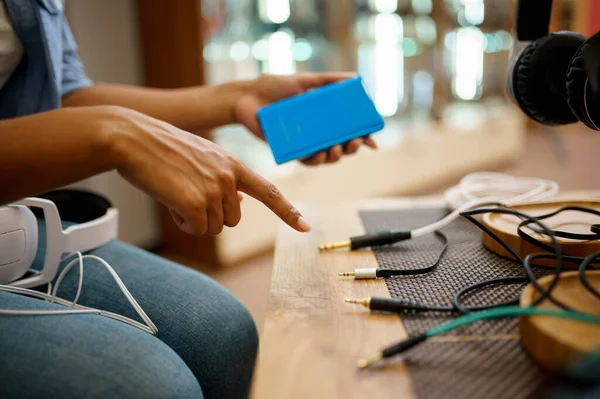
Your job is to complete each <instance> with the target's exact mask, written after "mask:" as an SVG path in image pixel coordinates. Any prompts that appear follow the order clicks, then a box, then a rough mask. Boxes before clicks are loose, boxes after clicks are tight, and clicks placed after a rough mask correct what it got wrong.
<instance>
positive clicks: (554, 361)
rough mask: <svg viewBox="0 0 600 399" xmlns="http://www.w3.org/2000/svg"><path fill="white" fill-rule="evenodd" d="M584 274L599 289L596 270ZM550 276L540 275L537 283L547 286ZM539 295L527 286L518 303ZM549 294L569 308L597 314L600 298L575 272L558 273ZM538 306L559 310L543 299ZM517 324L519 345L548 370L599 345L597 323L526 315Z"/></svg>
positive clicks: (555, 368)
mask: <svg viewBox="0 0 600 399" xmlns="http://www.w3.org/2000/svg"><path fill="white" fill-rule="evenodd" d="M586 275H587V277H588V281H589V283H590V285H591V286H592V287H594V288H595V289H597V290H598V289H600V271H588V272H587V273H586ZM552 278H553V276H546V277H543V278H541V279H540V280H539V283H540V284H541V285H542V286H543V287H548V286H549V285H550V283H551V282H552ZM539 295H540V293H539V292H538V291H537V290H536V289H535V288H534V287H533V286H531V285H529V286H527V288H526V289H525V291H523V294H522V295H521V306H523V307H525V306H530V305H531V304H532V303H533V301H535V300H536V299H537V298H539ZM552 295H553V297H554V298H556V299H558V300H559V301H561V302H563V303H564V304H566V305H567V306H569V307H570V308H571V309H573V310H576V311H580V312H584V313H588V314H592V315H594V316H600V301H599V300H598V298H595V297H594V296H593V295H592V293H591V292H589V291H588V290H586V289H585V287H584V286H583V284H582V283H581V280H580V279H579V274H578V272H577V271H572V272H565V273H563V274H561V277H560V280H559V282H558V284H557V285H556V287H555V288H554V289H553V290H552ZM539 307H541V308H546V309H559V308H558V307H557V306H556V305H554V304H553V303H551V302H550V301H549V300H547V299H546V300H544V301H543V302H542V303H541V304H539ZM519 325H520V335H521V342H522V343H523V347H524V348H525V349H526V350H527V351H528V352H529V353H530V354H531V356H532V357H533V358H534V359H535V360H536V361H537V362H538V363H539V364H541V365H542V366H543V367H545V368H547V369H549V370H553V371H559V370H562V369H564V368H565V367H566V366H567V365H568V364H570V363H573V362H576V361H578V360H581V358H582V357H583V356H585V355H587V354H591V353H592V352H593V351H595V350H598V348H599V347H600V326H598V325H596V324H589V323H583V322H581V321H574V320H565V319H559V318H555V317H544V316H529V317H523V318H521V320H520V324H519Z"/></svg>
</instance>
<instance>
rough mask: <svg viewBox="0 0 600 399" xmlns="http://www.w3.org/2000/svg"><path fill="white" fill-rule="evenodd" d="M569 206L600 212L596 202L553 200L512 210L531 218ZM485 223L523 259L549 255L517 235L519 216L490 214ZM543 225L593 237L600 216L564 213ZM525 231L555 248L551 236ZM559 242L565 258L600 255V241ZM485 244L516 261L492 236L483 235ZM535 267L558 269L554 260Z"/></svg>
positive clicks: (572, 264)
mask: <svg viewBox="0 0 600 399" xmlns="http://www.w3.org/2000/svg"><path fill="white" fill-rule="evenodd" d="M565 206H580V207H585V208H591V209H594V210H597V211H600V201H595V200H585V201H581V200H574V201H565V200H553V201H547V202H537V203H530V204H522V205H514V206H511V208H513V209H516V210H518V211H520V212H523V213H525V214H527V215H531V216H537V215H542V214H546V213H550V212H553V211H556V210H558V209H560V208H562V207H565ZM482 221H483V224H484V225H486V226H487V227H488V228H489V229H490V230H491V231H493V232H494V233H496V234H497V235H498V236H499V237H500V238H501V239H502V240H504V241H505V242H506V243H507V244H508V245H509V246H510V247H511V248H513V249H514V250H515V251H516V252H517V253H518V254H519V255H520V256H521V257H522V258H525V257H526V256H527V255H529V254H532V253H540V252H545V251H544V250H543V249H541V248H538V247H537V246H535V245H533V244H531V243H529V242H527V241H525V240H523V239H521V237H519V235H518V233H517V226H518V225H519V223H520V222H521V220H520V219H519V218H517V217H516V216H513V215H507V214H500V213H488V214H485V215H484V216H483V219H482ZM542 223H544V225H546V226H548V227H549V228H550V229H552V230H561V231H567V232H570V233H579V234H590V233H591V231H590V227H591V225H592V224H600V216H596V215H593V214H590V213H583V212H577V211H564V212H561V213H560V214H558V215H556V216H554V217H551V218H548V219H545V220H543V221H542ZM534 226H535V225H534ZM525 231H526V232H527V233H529V234H530V235H531V236H532V237H533V238H535V239H537V240H539V241H541V242H543V243H546V244H548V245H552V241H551V240H550V239H549V238H548V237H547V236H544V235H542V234H538V233H536V232H534V231H532V230H530V229H528V228H525ZM557 240H558V242H559V243H560V245H561V248H562V250H563V253H564V254H568V255H572V256H583V257H585V256H587V255H590V254H592V253H594V252H596V251H600V240H593V241H580V240H571V239H568V238H562V237H557ZM482 242H483V245H484V246H485V247H486V248H487V249H489V250H490V251H492V252H494V253H496V254H498V255H500V256H503V257H505V258H510V259H513V257H512V255H510V253H509V252H508V251H506V250H505V249H504V248H503V247H502V246H501V245H500V244H498V243H497V242H496V241H494V240H493V239H492V238H491V237H490V236H489V235H487V234H485V233H483V237H482ZM533 264H534V265H539V266H550V267H552V266H554V261H553V260H552V259H539V260H536V261H534V262H533ZM576 267H577V265H576V264H574V263H572V262H565V263H564V268H570V269H573V268H576Z"/></svg>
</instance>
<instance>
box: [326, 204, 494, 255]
mask: <svg viewBox="0 0 600 399" xmlns="http://www.w3.org/2000/svg"><path fill="white" fill-rule="evenodd" d="M501 205H502V203H500V202H498V201H480V202H477V203H476V204H473V205H471V206H469V207H468V208H460V209H456V210H454V211H452V212H450V213H448V214H447V215H445V216H444V217H443V218H442V219H440V220H438V221H436V222H434V223H431V224H429V225H427V226H424V227H419V228H416V229H413V230H408V229H392V230H384V231H380V232H377V233H370V234H364V235H361V236H355V237H350V238H349V239H348V240H346V241H340V242H335V243H331V244H323V245H320V246H319V251H329V250H333V249H340V248H349V249H350V250H351V251H354V250H356V249H360V248H367V247H371V248H372V247H377V246H382V245H390V244H394V243H397V242H400V241H405V240H410V239H411V238H416V237H421V236H424V235H426V234H431V233H433V232H435V231H437V230H439V229H441V228H442V227H445V226H447V225H449V224H450V223H452V222H453V221H454V220H456V219H458V217H459V216H460V212H461V211H463V210H468V209H473V208H479V207H483V206H501Z"/></svg>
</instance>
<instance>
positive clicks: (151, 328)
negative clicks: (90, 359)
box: [0, 252, 158, 334]
mask: <svg viewBox="0 0 600 399" xmlns="http://www.w3.org/2000/svg"><path fill="white" fill-rule="evenodd" d="M75 254H76V255H77V259H74V260H72V261H71V262H70V263H69V264H68V265H67V266H66V267H65V268H64V269H63V270H62V272H61V273H60V275H59V276H58V278H57V280H56V283H55V285H54V288H53V289H52V294H48V293H43V292H38V291H34V290H30V289H27V288H21V287H13V286H11V285H0V291H6V292H12V293H15V294H23V295H28V296H32V297H37V298H41V299H45V300H47V301H50V302H54V303H58V304H61V305H64V306H68V307H70V308H71V309H64V310H63V309H60V310H16V309H15V310H12V309H0V315H9V316H50V315H69V314H89V313H93V314H98V315H102V316H105V317H109V318H111V319H115V320H119V321H121V322H123V323H127V324H129V325H132V326H134V327H136V328H139V329H141V330H143V331H145V332H147V333H150V334H156V333H157V332H158V328H156V325H155V324H154V323H153V322H152V320H150V318H149V317H148V315H147V314H146V312H144V310H143V309H142V307H141V306H140V305H139V304H138V302H137V301H136V300H135V298H134V297H133V295H131V293H130V292H129V290H128V289H127V287H126V286H125V284H124V283H123V281H122V280H121V278H120V277H119V276H118V274H117V272H115V270H114V269H113V268H112V267H111V266H110V265H109V264H108V262H106V261H105V260H104V259H102V258H100V257H98V256H95V255H82V254H81V252H76V253H75ZM72 255H74V254H71V255H70V256H72ZM84 259H91V260H95V261H97V262H99V263H100V264H102V265H103V266H104V267H105V268H106V270H108V272H109V273H110V275H111V276H112V277H113V279H114V280H115V282H116V283H117V285H118V286H119V288H120V289H121V292H123V294H124V295H125V297H126V298H127V300H128V301H129V303H130V304H131V306H132V307H133V308H134V309H135V311H136V312H137V314H138V315H139V316H140V317H141V318H142V320H143V321H144V323H145V324H142V323H140V322H138V321H135V320H132V319H130V318H128V317H125V316H122V315H119V314H116V313H113V312H108V311H106V310H100V309H95V308H90V307H87V306H83V305H79V304H78V303H77V301H78V300H79V296H80V294H81V289H82V285H83V265H84V262H83V261H84ZM63 260H64V259H63ZM77 263H78V264H79V284H78V287H77V293H76V294H75V298H74V299H73V301H68V300H66V299H63V298H60V297H58V296H56V293H57V292H58V288H59V287H60V284H61V283H62V280H63V278H64V277H65V276H66V275H67V273H68V272H69V271H70V270H71V269H72V268H73V266H74V265H75V264H77ZM50 290H51V287H49V288H48V292H50Z"/></svg>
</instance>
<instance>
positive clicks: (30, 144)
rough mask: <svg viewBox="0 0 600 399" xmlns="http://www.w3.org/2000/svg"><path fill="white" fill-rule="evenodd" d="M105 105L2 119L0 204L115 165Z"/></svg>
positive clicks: (65, 183) (80, 178)
mask: <svg viewBox="0 0 600 399" xmlns="http://www.w3.org/2000/svg"><path fill="white" fill-rule="evenodd" d="M105 114H106V111H105V107H103V108H97V109H85V110H84V109H81V110H76V109H63V110H56V111H49V112H44V113H40V114H35V115H32V116H26V117H22V118H14V119H7V120H2V121H0V204H6V203H9V202H11V201H14V200H17V199H20V198H23V197H25V196H33V195H36V194H40V193H43V192H46V191H48V190H51V189H54V188H56V187H61V186H64V185H67V184H70V183H74V182H76V181H79V180H82V179H84V178H87V177H90V176H93V175H95V174H98V173H101V172H104V171H108V170H111V169H115V168H116V167H117V161H116V159H115V157H114V156H113V155H112V154H111V151H110V146H109V143H110V140H111V139H110V130H109V129H108V125H109V122H108V120H106V119H104V121H102V120H101V117H105Z"/></svg>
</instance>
